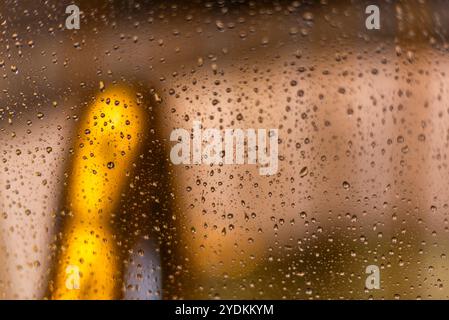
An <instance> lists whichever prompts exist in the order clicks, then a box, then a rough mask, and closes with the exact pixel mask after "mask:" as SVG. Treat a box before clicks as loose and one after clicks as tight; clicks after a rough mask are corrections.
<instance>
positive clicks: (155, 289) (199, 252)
mask: <svg viewBox="0 0 449 320" xmlns="http://www.w3.org/2000/svg"><path fill="white" fill-rule="evenodd" d="M72 3H75V4H76V5H77V6H78V7H79V8H80V11H81V19H80V29H79V30H67V29H66V28H65V20H66V18H67V17H68V14H66V13H65V9H66V7H67V6H68V5H70V4H72ZM371 4H375V5H377V6H378V7H379V8H380V21H381V27H380V30H367V29H366V27H365V20H366V18H367V16H368V15H367V14H365V8H366V7H367V6H368V5H371ZM448 32H449V1H446V0H434V1H431V0H427V1H424V0H421V1H419V0H413V1H393V0H391V1H330V0H328V1H327V0H322V1H257V2H256V1H243V0H242V1H224V0H223V1H191V2H187V1H178V2H176V1H174V2H165V1H160V2H158V1H132V0H130V1H81V0H77V1H74V2H71V1H26V0H24V1H3V2H2V3H1V4H0V75H1V77H0V90H1V91H0V141H1V142H0V148H1V150H0V151H1V161H2V162H1V164H2V165H1V170H0V262H1V263H0V298H1V299H44V298H45V299H369V298H373V299H447V298H449V288H448V286H449V273H448V271H449V270H448V269H449V260H448V258H447V255H448V251H449V221H448V218H449V216H448V212H449V205H448V204H449V191H448V190H449V180H448V179H446V177H448V176H449V169H448V165H447V156H448V150H449V149H448V148H449V146H448V142H449V122H448V119H449V82H448V79H449V78H448V75H449V56H448V50H449V44H448V42H447V37H448ZM108 101H114V104H112V103H109V102H108ZM114 105H115V106H116V107H114ZM122 106H123V107H122ZM103 118H104V120H101V119H103ZM193 121H201V122H202V125H203V127H205V128H220V129H225V128H243V129H245V128H266V129H269V128H277V129H279V141H278V143H279V170H278V173H277V174H276V175H273V176H260V175H259V172H258V168H257V167H255V166H250V165H222V166H207V165H192V166H174V165H172V164H171V162H170V159H169V151H170V147H171V146H172V145H173V142H171V141H170V139H169V137H170V132H171V131H172V130H173V129H175V128H185V129H188V130H190V129H191V128H192V124H193ZM103 122H104V124H103ZM101 126H103V127H101ZM125 151H126V152H125ZM92 168H95V169H93V170H91V169H92ZM446 180H448V181H446ZM369 265H376V266H378V267H379V269H380V289H368V288H366V287H365V279H366V277H367V276H368V275H367V274H366V273H365V269H366V267H367V266H369ZM69 266H71V267H73V266H75V267H76V268H75V269H76V273H77V275H78V276H79V288H78V289H74V288H69V287H70V286H68V283H67V277H68V276H70V274H69V273H70V272H71V271H70V272H68V271H67V267H69Z"/></svg>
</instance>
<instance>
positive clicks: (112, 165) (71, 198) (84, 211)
mask: <svg viewBox="0 0 449 320" xmlns="http://www.w3.org/2000/svg"><path fill="white" fill-rule="evenodd" d="M144 117H145V113H144V111H143V110H142V108H141V106H139V105H138V104H137V102H136V94H135V92H133V91H132V90H131V89H129V88H123V87H119V88H117V87H116V88H111V89H107V90H106V91H104V92H103V93H101V94H99V95H98V96H97V97H96V99H95V101H94V102H93V103H92V105H91V106H90V107H89V109H88V110H87V112H86V113H85V114H84V115H83V117H82V120H81V122H80V127H79V131H78V135H77V142H76V145H75V147H74V149H75V150H74V158H73V163H72V171H71V174H70V179H69V185H68V193H67V204H68V207H69V209H70V211H71V213H72V215H71V217H70V218H68V221H66V223H65V224H64V229H63V241H62V253H61V255H60V256H59V257H58V262H57V263H58V266H57V272H56V277H55V281H54V290H53V294H52V298H53V299H117V298H119V297H120V288H119V285H120V283H121V281H120V279H121V277H122V275H121V262H120V261H119V260H120V258H119V254H118V250H117V247H116V244H115V240H114V239H113V234H112V229H111V225H110V220H111V215H112V214H113V213H114V210H117V205H118V203H119V200H120V195H121V193H122V192H123V191H124V188H125V187H126V183H127V176H128V175H129V170H130V169H131V168H132V166H131V164H132V163H133V161H134V160H135V159H136V157H137V152H138V149H139V146H140V145H141V143H140V142H141V140H142V139H141V136H142V134H143V130H144V129H145V128H144V127H145V121H144ZM67 268H69V269H67ZM70 269H72V270H73V269H75V270H76V272H77V273H78V274H77V275H75V278H76V279H75V280H76V281H78V280H79V287H78V285H77V286H75V287H74V286H70V284H73V283H72V282H70V281H71V280H70V279H68V277H69V276H73V275H71V274H68V272H67V271H68V270H70ZM69 280H70V281H69ZM68 281H69V282H68ZM67 284H69V285H67ZM76 287H78V288H76Z"/></svg>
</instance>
